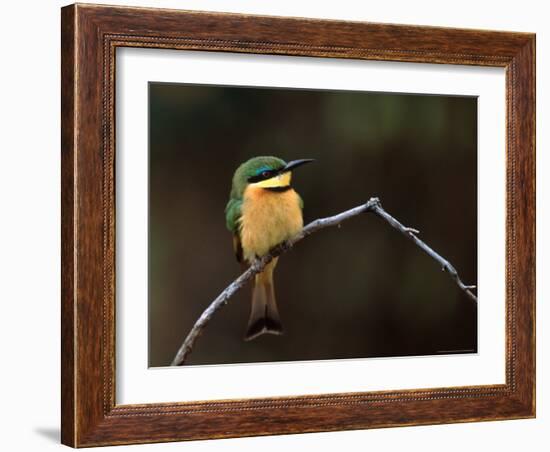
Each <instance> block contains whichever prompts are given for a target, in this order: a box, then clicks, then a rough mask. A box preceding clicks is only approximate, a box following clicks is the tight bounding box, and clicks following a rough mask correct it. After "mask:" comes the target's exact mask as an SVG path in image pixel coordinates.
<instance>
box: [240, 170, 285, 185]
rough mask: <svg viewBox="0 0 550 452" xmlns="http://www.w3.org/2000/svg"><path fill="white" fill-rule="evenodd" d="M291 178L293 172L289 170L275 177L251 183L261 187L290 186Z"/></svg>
mask: <svg viewBox="0 0 550 452" xmlns="http://www.w3.org/2000/svg"><path fill="white" fill-rule="evenodd" d="M291 179H292V173H291V172H290V171H287V172H285V173H281V174H279V175H277V176H275V177H272V178H271V179H266V180H262V181H260V182H255V183H253V184H250V186H252V187H260V188H277V187H288V186H289V185H290V180H291Z"/></svg>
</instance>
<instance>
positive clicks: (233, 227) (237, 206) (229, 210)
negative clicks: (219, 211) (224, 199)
mask: <svg viewBox="0 0 550 452" xmlns="http://www.w3.org/2000/svg"><path fill="white" fill-rule="evenodd" d="M242 205H243V201H242V199H236V198H231V199H230V200H229V202H228V203H227V206H226V207H225V225H226V226H227V229H229V230H230V231H231V232H233V233H234V234H237V233H238V232H239V218H241V207H242Z"/></svg>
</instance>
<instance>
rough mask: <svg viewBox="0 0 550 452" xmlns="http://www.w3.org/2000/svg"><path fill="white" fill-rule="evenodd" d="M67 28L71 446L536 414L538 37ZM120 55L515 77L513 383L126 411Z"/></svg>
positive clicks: (373, 27) (66, 302) (509, 318)
mask: <svg viewBox="0 0 550 452" xmlns="http://www.w3.org/2000/svg"><path fill="white" fill-rule="evenodd" d="M61 35H62V140H61V143H62V144H61V146H62V149H61V154H62V349H61V352H62V369H61V375H62V377H61V384H62V401H61V406H62V442H63V443H64V444H67V445H71V446H74V447H84V446H94V445H107V444H129V443H146V442H158V441H178V440H189V439H202V438H224V437H232V436H245V435H269V434H282V433H299V432H313V431H333V430H346V429H358V428H374V427H389V426H400V425H421V424H439V423H447V422H468V421H483V420H495V419H513V418H526V417H533V416H534V415H535V342H534V340H535V339H534V338H535V331H534V328H535V70H534V68H535V36H534V35H532V34H527V33H508V32H494V31H485V30H460V29H449V28H437V27H417V26H406V25H387V24H373V23H360V22H339V21H327V20H314V19H295V18H278V17H262V16H247V15H236V14H218V13H197V12H185V11H175V10H160V9H146V8H125V7H107V6H96V5H80V4H78V5H71V6H68V7H65V8H63V9H62V29H61ZM125 46H127V47H130V46H132V47H150V48H170V49H187V50H206V51H224V52H243V53H265V54H282V55H300V56H315V57H332V58H353V59H369V60H388V61H399V62H422V63H440V64H468V65H480V66H499V67H504V68H506V102H507V124H506V127H507V129H506V130H507V144H506V162H507V180H506V188H507V205H506V212H507V217H506V344H507V347H506V384H504V385H493V386H477V387H461V388H435V389H422V390H405V391H386V392H364V393H354V394H331V395H327V394H325V395H318V396H302V397H278V398H267V399H244V400H228V401H215V402H194V403H186V402H177V401H174V403H169V404H166V403H165V404H146V405H116V404H115V365H116V363H115V346H114V337H115V336H114V334H115V322H114V319H115V298H114V294H115V247H114V244H115V227H114V226H115V213H116V212H115V208H114V206H115V203H114V200H115V174H114V159H115V142H114V130H115V123H114V108H115V105H114V86H115V85H114V82H115V79H114V68H115V64H116V54H115V51H116V48H117V47H125ZM503 152H504V150H503Z"/></svg>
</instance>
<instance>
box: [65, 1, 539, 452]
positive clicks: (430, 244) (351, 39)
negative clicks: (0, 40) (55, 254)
mask: <svg viewBox="0 0 550 452" xmlns="http://www.w3.org/2000/svg"><path fill="white" fill-rule="evenodd" d="M61 32H62V150H61V154H62V359H61V362H62V372H61V374H62V382H61V383H62V426H61V427H62V428H61V432H62V442H63V443H64V444H67V445H70V446H73V447H85V446H100V445H114V444H132V443H148V442H162V441H179V440H191V439H208V438H225V437H236V436H253V435H271V434H283V433H300V432H317V431H334V430H347V429H364V428H376V427H390V426H402V425H423V424H438V423H451V422H469V421H484V420H502V419H520V418H529V417H534V416H535V331H534V325H535V36H534V35H533V34H528V33H511V32H496V31H481V30H464V29H448V28H436V27H419V26H408V25H387V24H374V23H362V22H339V21H327V20H312V19H299V18H280V17H265V16H248V15H239V14H218V13H206V12H189V11H177V10H162V9H147V8H127V7H111V6H96V5H79V4H76V5H71V6H67V7H64V8H62V30H61Z"/></svg>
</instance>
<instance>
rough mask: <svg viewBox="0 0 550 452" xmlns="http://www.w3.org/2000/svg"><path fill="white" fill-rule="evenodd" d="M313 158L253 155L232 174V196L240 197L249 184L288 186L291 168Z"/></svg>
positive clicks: (276, 187)
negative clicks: (287, 159)
mask: <svg viewBox="0 0 550 452" xmlns="http://www.w3.org/2000/svg"><path fill="white" fill-rule="evenodd" d="M309 162H313V159H301V160H293V161H291V162H288V163H287V162H285V161H284V160H282V159H280V158H278V157H267V156H266V157H254V158H251V159H250V160H247V161H246V162H244V163H243V164H241V165H240V166H239V167H238V168H237V170H236V171H235V174H234V175H233V187H232V190H231V195H232V197H240V196H242V194H243V193H244V190H245V189H246V187H247V186H249V185H254V186H256V187H259V188H266V189H275V190H276V189H279V188H284V187H288V186H290V180H291V178H292V170H294V169H295V168H297V167H299V166H301V165H303V164H305V163H309Z"/></svg>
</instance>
